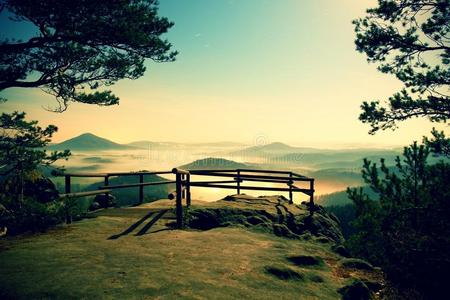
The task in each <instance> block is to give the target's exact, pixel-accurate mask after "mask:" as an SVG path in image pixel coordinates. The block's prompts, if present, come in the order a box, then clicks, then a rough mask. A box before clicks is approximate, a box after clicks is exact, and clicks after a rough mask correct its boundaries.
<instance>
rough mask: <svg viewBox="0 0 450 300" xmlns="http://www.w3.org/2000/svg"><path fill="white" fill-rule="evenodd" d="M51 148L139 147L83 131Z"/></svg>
mask: <svg viewBox="0 0 450 300" xmlns="http://www.w3.org/2000/svg"><path fill="white" fill-rule="evenodd" d="M48 149H51V150H65V149H69V150H74V151H98V150H132V149H139V148H138V147H133V146H129V145H122V144H118V143H115V142H113V141H110V140H107V139H104V138H102V137H99V136H96V135H94V134H92V133H83V134H82V135H79V136H77V137H74V138H71V139H69V140H66V141H64V142H61V143H59V144H54V145H51V146H49V147H48Z"/></svg>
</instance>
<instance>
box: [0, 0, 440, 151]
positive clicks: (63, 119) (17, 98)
mask: <svg viewBox="0 0 450 300" xmlns="http://www.w3.org/2000/svg"><path fill="white" fill-rule="evenodd" d="M375 3H376V1H372V0H371V1H369V0H340V1H337V0H276V1H275V0H216V1H210V0H189V1H183V0H160V14H161V15H163V16H166V17H168V18H169V19H170V20H172V21H174V22H175V26H174V27H173V28H172V29H171V31H170V33H169V34H168V35H167V38H168V39H169V40H170V41H171V42H172V44H173V46H174V49H176V50H178V51H179V52H180V54H179V56H178V58H177V61H176V62H174V63H164V64H156V63H151V62H149V63H148V69H147V72H146V74H145V75H144V76H143V77H141V78H140V79H138V80H135V81H130V80H123V81H121V82H119V83H118V84H117V85H115V86H113V87H112V90H113V91H114V93H115V94H116V95H118V96H119V97H120V98H121V102H120V105H118V106H113V107H95V106H92V105H84V104H72V105H71V106H70V107H69V109H68V111H66V112H64V113H62V114H58V113H52V112H48V111H46V110H44V109H43V107H46V106H52V105H56V102H55V100H54V99H52V97H51V96H48V95H46V94H44V93H43V92H42V91H40V90H39V89H27V90H26V89H10V90H7V91H6V92H4V93H3V94H2V95H3V96H4V97H7V98H9V99H10V100H9V101H8V102H7V103H6V104H0V109H1V111H12V110H24V111H26V112H27V113H28V116H29V117H30V118H33V119H37V120H39V121H40V122H41V123H42V124H44V125H45V124H55V125H57V126H58V127H59V132H58V133H57V134H56V136H55V139H54V141H61V140H64V139H67V138H70V137H73V136H75V135H78V134H81V133H84V132H92V133H94V134H97V135H100V136H102V137H105V138H109V139H112V140H114V141H117V142H131V141H136V140H144V139H145V140H154V141H180V142H213V141H225V140H229V141H238V142H244V143H248V144H262V143H268V142H274V141H281V142H286V143H290V144H293V145H299V146H321V147H334V146H336V147H347V146H356V145H359V146H361V145H366V146H374V145H377V146H382V145H405V144H408V143H410V142H411V141H412V140H420V139H421V136H422V135H425V134H427V133H428V132H429V131H430V129H431V127H432V124H430V123H429V122H427V121H424V120H413V121H408V122H404V123H402V124H401V125H400V129H399V130H397V131H395V132H391V131H387V132H382V133H379V134H377V135H376V136H370V135H368V134H367V131H368V126H365V125H363V124H362V123H360V122H359V121H358V115H359V112H360V109H359V106H360V104H361V102H362V101H363V100H373V99H387V97H389V96H390V95H392V94H393V93H394V92H396V91H398V90H400V89H401V87H402V86H401V84H400V82H399V81H397V80H396V79H395V78H394V77H393V76H390V75H386V74H381V73H379V72H378V71H377V70H376V66H375V65H373V64H368V63H367V62H366V59H365V56H364V55H363V54H360V53H357V52H356V51H355V46H354V43H353V41H354V31H353V25H352V24H351V21H352V19H355V18H357V17H361V16H363V14H364V11H365V9H366V8H368V7H370V6H374V5H375ZM2 28H5V27H4V26H3V27H2ZM3 30H4V29H2V31H3ZM12 30H16V31H20V30H21V28H20V27H16V28H9V32H12Z"/></svg>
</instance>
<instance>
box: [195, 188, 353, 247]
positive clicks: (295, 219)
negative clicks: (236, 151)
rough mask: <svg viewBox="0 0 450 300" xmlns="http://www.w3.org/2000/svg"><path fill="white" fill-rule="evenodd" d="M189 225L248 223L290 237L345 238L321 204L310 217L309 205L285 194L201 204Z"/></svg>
mask: <svg viewBox="0 0 450 300" xmlns="http://www.w3.org/2000/svg"><path fill="white" fill-rule="evenodd" d="M186 226H187V227H190V228H194V229H200V230H208V229H212V228H216V227H224V226H245V227H248V228H254V229H256V230H263V231H265V232H266V231H268V230H269V231H272V233H274V234H275V235H277V236H282V237H287V238H297V239H301V237H305V236H309V235H311V236H313V237H314V239H316V240H317V241H321V242H326V243H329V242H332V243H342V242H343V240H344V238H343V236H342V232H341V230H340V227H339V225H338V223H337V222H336V221H335V220H334V219H333V218H332V217H330V215H329V214H328V213H327V211H326V210H325V209H323V208H322V207H321V206H317V207H316V211H315V212H314V215H313V216H310V213H309V211H308V209H307V206H305V205H296V204H291V203H289V200H288V199H286V198H285V197H283V196H259V197H252V196H250V195H232V196H227V197H225V198H224V199H222V200H219V201H216V202H213V203H209V204H208V205H204V206H202V207H191V208H190V209H189V211H188V212H187V214H186Z"/></svg>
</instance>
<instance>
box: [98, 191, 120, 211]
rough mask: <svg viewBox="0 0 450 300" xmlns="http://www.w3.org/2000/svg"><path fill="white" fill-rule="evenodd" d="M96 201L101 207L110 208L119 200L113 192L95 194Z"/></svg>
mask: <svg viewBox="0 0 450 300" xmlns="http://www.w3.org/2000/svg"><path fill="white" fill-rule="evenodd" d="M94 202H97V203H98V204H99V206H100V208H108V207H113V206H116V204H117V201H116V197H114V196H113V195H111V194H100V195H97V196H95V198H94Z"/></svg>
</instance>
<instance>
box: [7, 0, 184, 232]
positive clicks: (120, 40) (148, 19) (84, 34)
mask: <svg viewBox="0 0 450 300" xmlns="http://www.w3.org/2000/svg"><path fill="white" fill-rule="evenodd" d="M157 4H158V3H157V1H156V0H110V1H87V0H75V1H72V0H70V1H69V0H43V1H33V0H0V13H2V12H6V11H7V12H8V13H9V14H11V20H12V21H16V22H29V23H31V24H33V25H34V26H35V28H36V31H37V34H36V35H35V36H33V37H31V38H30V39H28V40H27V41H21V40H18V39H16V38H12V39H10V40H8V39H5V40H2V41H0V92H1V91H3V90H5V89H8V88H14V87H16V88H17V87H19V88H41V89H42V90H44V91H45V92H47V93H49V94H51V95H54V96H55V98H56V100H57V102H58V106H57V107H56V108H54V109H53V110H54V111H57V112H63V111H65V110H66V109H67V107H68V105H69V103H70V102H81V103H88V104H97V105H113V104H118V103H119V98H118V97H117V96H115V95H114V94H112V92H111V91H109V90H105V89H103V87H105V86H106V87H107V86H110V85H112V84H114V83H115V82H117V81H118V80H120V79H124V78H128V79H137V78H139V77H140V76H142V75H143V74H144V72H145V66H144V61H145V59H151V60H153V61H156V62H168V61H173V60H174V59H175V56H176V54H177V52H175V51H171V45H170V43H169V42H168V41H167V40H164V39H162V38H161V36H162V35H163V34H164V33H166V32H167V31H168V29H169V28H171V27H172V26H173V23H171V22H169V21H168V20H167V19H166V18H163V17H159V16H158V14H157V12H158V6H157ZM5 100H6V99H0V102H2V101H5ZM0 130H1V136H0V173H1V174H0V182H1V183H2V185H0V204H1V205H0V208H2V207H3V208H5V209H3V208H2V210H1V211H0V213H1V215H0V216H1V217H2V218H0V226H4V224H9V225H12V226H13V229H14V231H15V232H20V231H23V230H29V229H35V227H36V226H37V227H39V228H45V227H46V226H47V225H48V224H50V223H51V224H55V223H57V222H58V221H55V220H57V219H59V215H58V214H59V211H60V208H61V205H62V204H61V203H60V201H58V200H57V198H58V197H54V195H53V197H47V196H48V194H46V193H45V191H44V193H43V197H41V198H39V197H38V195H36V194H37V193H36V191H37V190H36V185H39V184H41V185H42V186H43V187H44V189H47V187H49V186H50V187H51V188H50V190H51V189H53V190H54V185H53V183H51V182H49V181H48V179H47V178H42V177H40V178H37V179H36V177H39V176H40V175H38V173H39V172H38V171H39V167H40V166H42V165H49V164H51V163H53V162H54V161H56V160H57V159H61V158H67V157H68V155H69V154H70V153H69V152H68V151H64V152H52V153H47V152H46V151H45V150H44V147H45V146H46V145H47V144H48V143H49V142H50V139H51V137H52V135H53V134H54V133H55V132H56V130H57V128H56V127H55V126H52V125H50V126H48V127H46V128H41V127H39V126H38V124H37V121H26V120H25V113H23V112H22V113H19V112H14V113H12V114H5V113H4V114H2V115H1V116H0ZM36 182H40V183H39V184H35V183H36ZM27 187H28V192H29V193H27ZM48 202H50V203H48ZM4 211H8V213H7V214H5V213H4ZM49 216H50V219H49V218H48V217H49ZM2 223H4V224H2Z"/></svg>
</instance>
